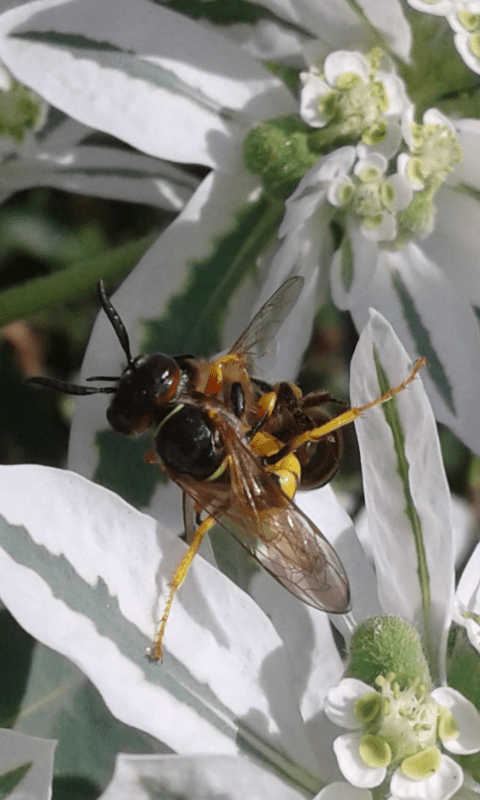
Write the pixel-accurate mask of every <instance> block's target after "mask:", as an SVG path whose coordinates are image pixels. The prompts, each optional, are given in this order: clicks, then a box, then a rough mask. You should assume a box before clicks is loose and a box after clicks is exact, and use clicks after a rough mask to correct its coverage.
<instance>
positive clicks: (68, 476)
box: [0, 466, 319, 788]
mask: <svg viewBox="0 0 480 800" xmlns="http://www.w3.org/2000/svg"><path fill="white" fill-rule="evenodd" d="M1 487H2V489H1V495H0V511H1V514H2V518H1V525H0V544H1V547H2V550H1V553H0V585H1V594H2V599H3V601H4V602H5V605H6V606H7V607H8V608H9V609H10V611H11V613H12V614H13V615H14V616H15V618H16V619H17V620H18V622H19V623H20V625H22V627H24V628H25V629H26V630H27V631H29V632H30V633H31V634H32V635H33V636H35V637H36V638H38V639H39V640H40V641H42V642H44V643H45V644H47V645H48V646H50V647H52V648H54V649H56V650H58V651H59V652H61V653H63V654H64V655H66V656H67V657H68V658H70V659H71V660H72V661H73V662H74V663H75V664H77V666H79V667H80V669H82V670H83V672H84V673H85V674H86V675H87V676H88V677H89V678H90V679H91V680H92V681H93V682H94V684H95V685H96V686H97V688H98V689H99V691H100V692H101V694H102V696H103V698H104V700H105V702H106V704H107V705H108V707H109V708H110V710H111V712H112V713H113V714H114V715H115V716H117V717H118V718H119V719H120V720H122V721H124V722H126V723H128V724H129V725H133V726H135V727H137V728H139V729H140V730H144V731H147V732H149V733H150V734H152V735H153V736H156V737H157V738H159V739H161V740H163V741H164V742H165V743H167V744H168V745H169V746H170V747H172V748H175V749H178V750H180V751H181V752H183V753H200V752H202V753H229V754H235V753H238V752H239V751H241V750H242V748H243V747H244V746H245V747H248V749H249V751H250V752H255V751H256V752H257V753H258V755H259V757H260V758H261V759H262V760H263V761H265V762H268V763H269V765H270V767H269V768H271V769H273V771H276V770H280V771H283V772H285V771H286V772H289V771H290V772H291V774H292V775H293V774H295V775H297V774H299V773H298V770H300V773H301V774H302V775H304V776H305V775H306V776H307V777H306V778H305V780H307V781H309V783H308V784H307V785H309V787H310V788H314V787H315V780H316V779H315V778H313V777H312V775H315V774H316V773H318V768H319V766H318V763H317V761H316V759H315V757H314V756H313V754H312V752H311V750H310V745H309V742H308V739H307V735H306V731H305V729H304V725H303V722H302V720H301V717H300V713H299V710H298V706H297V705H296V703H295V700H294V694H295V693H294V692H293V691H292V690H291V688H289V686H290V685H291V684H292V674H291V671H290V666H289V663H288V659H287V658H286V656H285V650H284V648H283V646H282V641H281V639H280V638H279V636H278V634H277V633H276V632H275V630H274V629H273V627H272V625H271V623H270V622H269V620H268V619H267V617H266V616H265V615H264V614H263V612H262V611H261V610H260V609H259V607H258V606H257V604H256V603H255V602H254V601H253V600H251V599H250V598H249V597H248V596H247V595H246V594H244V593H243V592H242V591H241V590H240V589H238V588H237V587H236V586H234V585H233V584H232V583H231V582H230V581H229V580H228V579H227V578H225V576H223V575H222V574H221V573H219V572H218V571H217V570H216V569H214V568H213V567H211V566H210V565H208V564H207V563H206V562H204V561H203V559H202V558H201V557H197V558H196V559H195V561H194V564H193V566H192V568H191V570H190V572H189V575H188V578H187V580H186V581H185V583H184V585H183V587H182V589H181V592H179V593H178V596H177V597H176V598H175V602H174V605H173V609H172V613H171V617H170V619H169V624H168V628H167V632H166V636H165V651H166V652H165V661H164V663H163V665H159V664H154V663H150V662H149V661H148V660H147V658H146V656H145V651H146V648H147V647H148V646H149V644H150V642H151V639H152V636H153V635H154V631H155V627H156V625H157V621H158V618H159V614H160V613H161V609H162V606H163V602H164V600H165V596H166V595H165V592H166V588H167V587H166V584H167V582H168V581H169V580H170V578H171V576H172V574H173V572H174V570H175V568H176V567H177V566H178V563H179V561H180V559H181V557H182V556H183V554H184V552H185V550H186V545H185V544H183V543H182V542H179V541H178V539H177V538H176V537H172V535H171V534H169V533H168V532H167V531H165V530H164V529H163V528H162V527H161V526H160V525H158V524H157V523H155V521H154V520H153V519H152V518H151V517H148V516H146V515H143V514H141V513H140V512H138V511H136V510H135V509H133V508H132V507H131V506H128V505H127V504H126V503H125V502H123V501H122V500H121V499H120V498H119V497H117V496H116V495H114V494H113V493H111V492H109V491H107V490H105V489H102V488H101V487H99V486H96V485H95V484H92V483H90V482H89V481H87V480H85V479H84V478H81V477H79V476H78V475H75V474H73V473H69V472H64V471H60V470H54V469H48V468H45V467H33V466H20V467H2V468H1ZM308 776H310V777H308Z"/></svg>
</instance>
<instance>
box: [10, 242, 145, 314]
mask: <svg viewBox="0 0 480 800" xmlns="http://www.w3.org/2000/svg"><path fill="white" fill-rule="evenodd" d="M156 239H157V234H149V235H148V236H144V237H143V238H142V239H138V240H137V241H136V242H129V243H128V244H126V245H122V246H121V247H117V248H115V249H114V250H111V251H110V252H108V253H102V254H101V255H100V256H96V257H95V258H89V259H87V260H86V261H80V262H78V263H77V264H73V265H72V266H70V267H67V268H66V269H63V270H60V271H59V272H54V273H52V274H51V275H47V276H45V277H41V278H35V279H34V280H31V281H28V282H27V283H22V284H20V285H18V286H12V287H11V288H10V289H6V290H5V291H4V292H2V293H1V294H0V325H6V324H7V322H13V321H14V320H17V319H28V318H29V317H33V316H35V315H36V314H40V313H42V312H43V311H47V310H48V309H52V308H56V307H58V306H60V305H62V303H65V302H72V301H77V300H79V299H81V298H83V297H86V296H88V295H89V294H90V293H91V292H92V290H93V289H94V288H95V286H96V284H97V282H98V280H99V279H100V278H103V279H104V280H105V281H106V282H107V283H108V282H109V281H113V280H117V279H118V278H123V277H124V276H125V275H128V273H129V272H130V270H131V269H132V267H133V266H134V265H135V264H136V262H137V261H138V260H139V259H140V258H141V256H142V255H143V254H144V253H145V251H146V250H147V249H148V248H149V247H150V246H151V245H152V244H153V243H154V241H155V240H156Z"/></svg>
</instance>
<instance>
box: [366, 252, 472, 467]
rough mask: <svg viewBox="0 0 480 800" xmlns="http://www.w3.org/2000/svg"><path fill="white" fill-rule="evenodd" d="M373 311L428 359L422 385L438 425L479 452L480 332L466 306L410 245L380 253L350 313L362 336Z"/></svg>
mask: <svg viewBox="0 0 480 800" xmlns="http://www.w3.org/2000/svg"><path fill="white" fill-rule="evenodd" d="M369 306H371V307H372V308H376V309H377V311H379V312H380V313H381V314H383V315H384V316H385V317H386V318H387V319H388V321H389V322H390V324H391V325H392V326H393V327H394V329H395V332H396V334H397V336H398V337H399V338H400V339H401V341H402V343H403V345H404V347H406V348H407V350H408V352H409V353H410V354H411V355H412V357H417V356H425V357H426V358H427V360H428V363H429V368H428V369H427V370H424V371H423V375H422V380H423V381H424V382H425V385H426V387H427V389H428V392H429V397H430V400H431V402H432V405H433V407H434V411H435V416H436V418H437V420H439V421H440V422H444V423H445V424H446V425H448V426H449V427H450V428H451V429H452V430H453V431H454V433H456V434H457V436H459V437H460V438H461V439H463V441H465V442H466V443H467V444H468V446H469V447H470V448H472V449H473V450H475V451H477V452H480V427H479V426H475V425H472V419H475V418H476V414H477V401H476V398H477V397H478V396H479V395H480V332H479V329H478V322H477V320H476V317H475V314H474V312H473V310H472V307H471V305H470V303H469V302H468V300H467V299H466V298H465V297H464V296H463V295H462V294H461V293H460V292H456V290H455V287H454V286H453V284H452V282H451V281H449V280H448V279H447V278H446V277H445V275H444V274H443V272H442V270H441V269H440V268H439V267H438V266H437V265H436V264H435V263H433V262H432V261H430V260H428V259H427V258H426V257H425V256H424V254H423V253H422V251H421V250H420V248H419V247H417V245H415V244H409V245H406V246H405V247H404V248H403V249H402V250H401V251H398V252H387V251H385V250H384V251H381V252H380V253H379V258H378V263H377V269H376V270H375V272H374V275H373V278H372V282H371V284H370V287H369V290H368V293H367V295H366V296H364V297H360V298H359V299H358V302H357V303H356V305H354V306H353V307H351V308H350V313H351V314H352V317H353V320H354V322H355V326H356V327H357V329H358V330H359V331H361V330H362V329H363V327H364V325H365V324H366V323H367V321H368V308H369ZM439 320H441V321H442V324H439Z"/></svg>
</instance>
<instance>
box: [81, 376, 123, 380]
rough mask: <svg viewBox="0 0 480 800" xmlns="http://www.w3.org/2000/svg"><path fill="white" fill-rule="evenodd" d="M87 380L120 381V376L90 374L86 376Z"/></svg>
mask: <svg viewBox="0 0 480 800" xmlns="http://www.w3.org/2000/svg"><path fill="white" fill-rule="evenodd" d="M85 380H86V381H119V380H120V378H118V377H115V378H114V377H113V375H90V377H89V378H85Z"/></svg>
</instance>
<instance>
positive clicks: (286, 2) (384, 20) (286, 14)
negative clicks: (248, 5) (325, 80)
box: [258, 0, 412, 60]
mask: <svg viewBox="0 0 480 800" xmlns="http://www.w3.org/2000/svg"><path fill="white" fill-rule="evenodd" d="M258 2H259V5H262V6H265V8H268V9H270V10H271V11H273V12H274V13H275V14H278V16H279V17H282V18H284V19H286V20H288V21H289V22H292V23H294V25H295V26H296V27H299V28H300V29H302V28H303V30H306V31H307V32H308V33H309V35H310V36H314V37H315V38H318V39H319V40H320V41H321V42H323V43H324V44H325V50H326V53H325V55H326V54H327V53H328V52H331V51H332V50H336V49H339V48H346V47H349V46H353V47H355V48H356V49H357V48H359V47H361V48H362V49H363V48H365V49H368V48H369V47H371V46H372V45H374V44H378V43H379V37H384V38H385V42H386V44H387V46H388V47H390V48H391V49H392V50H393V52H394V53H396V54H397V55H398V56H400V58H403V59H404V60H408V57H409V53H410V47H411V42H412V34H411V31H410V26H409V24H408V22H407V20H406V19H405V15H404V13H403V10H402V6H401V4H400V2H398V0H391V2H389V4H388V14H387V15H386V14H385V3H384V2H383V0H360V1H359V2H358V3H357V4H356V5H358V6H359V8H360V9H361V12H363V13H359V11H357V10H355V9H354V8H353V4H352V3H349V2H348V0H336V1H335V2H333V3H332V2H329V3H318V2H317V0H258ZM363 14H364V15H365V17H366V19H367V20H368V24H366V22H365V18H364V17H363ZM375 30H376V33H375Z"/></svg>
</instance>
